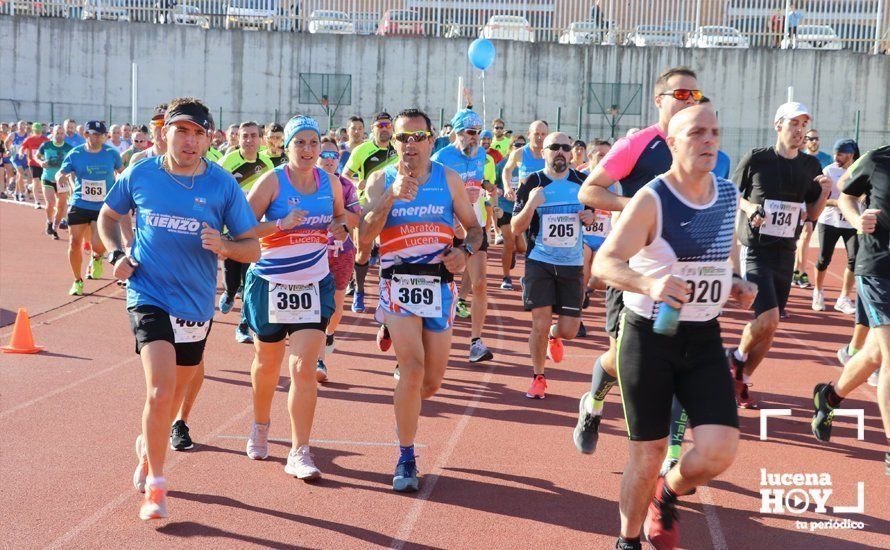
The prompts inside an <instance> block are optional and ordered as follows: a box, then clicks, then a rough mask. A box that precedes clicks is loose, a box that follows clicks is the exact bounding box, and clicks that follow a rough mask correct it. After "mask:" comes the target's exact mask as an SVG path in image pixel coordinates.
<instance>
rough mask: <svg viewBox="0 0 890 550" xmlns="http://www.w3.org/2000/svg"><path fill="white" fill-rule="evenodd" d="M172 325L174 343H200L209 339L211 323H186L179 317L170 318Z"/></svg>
mask: <svg viewBox="0 0 890 550" xmlns="http://www.w3.org/2000/svg"><path fill="white" fill-rule="evenodd" d="M170 324H171V325H173V341H174V342H176V343H177V344H187V343H189V342H200V341H201V340H203V339H204V338H207V331H209V330H210V321H203V322H198V321H186V320H185V319H180V318H179V317H174V316H173V315H171V316H170Z"/></svg>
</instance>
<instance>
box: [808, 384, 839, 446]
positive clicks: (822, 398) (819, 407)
mask: <svg viewBox="0 0 890 550" xmlns="http://www.w3.org/2000/svg"><path fill="white" fill-rule="evenodd" d="M830 390H831V384H816V387H815V388H813V421H812V422H811V423H810V427H811V428H812V429H813V435H814V436H816V439H818V440H819V441H822V442H824V443H828V441H829V440H830V439H831V423H832V421H833V420H834V407H832V406H831V405H829V404H828V392H829V391H830Z"/></svg>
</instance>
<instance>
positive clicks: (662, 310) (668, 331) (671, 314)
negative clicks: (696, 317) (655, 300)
mask: <svg viewBox="0 0 890 550" xmlns="http://www.w3.org/2000/svg"><path fill="white" fill-rule="evenodd" d="M679 324H680V309H679V308H675V307H671V306H669V305H667V304H666V303H665V302H661V304H660V305H659V306H658V316H657V317H656V318H655V324H654V325H652V330H654V331H655V333H656V334H661V335H664V336H673V335H675V334H677V326H678V325H679Z"/></svg>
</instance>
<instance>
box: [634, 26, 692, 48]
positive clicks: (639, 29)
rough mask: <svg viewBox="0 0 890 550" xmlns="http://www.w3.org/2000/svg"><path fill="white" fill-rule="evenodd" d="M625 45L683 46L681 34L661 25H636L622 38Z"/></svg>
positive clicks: (639, 46)
mask: <svg viewBox="0 0 890 550" xmlns="http://www.w3.org/2000/svg"><path fill="white" fill-rule="evenodd" d="M624 45H625V46H636V47H638V48H646V47H649V46H668V47H669V46H675V47H678V48H682V47H683V34H682V33H681V32H678V31H677V30H675V29H672V28H670V27H663V26H661V25H637V26H636V27H634V30H632V31H631V32H630V34H628V35H627V38H625V39H624Z"/></svg>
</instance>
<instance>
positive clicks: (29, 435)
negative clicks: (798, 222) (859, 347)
mask: <svg viewBox="0 0 890 550" xmlns="http://www.w3.org/2000/svg"><path fill="white" fill-rule="evenodd" d="M42 228H43V219H42V213H38V212H35V211H33V210H31V209H29V208H23V207H20V206H14V205H11V204H0V243H2V244H0V310H2V324H3V325H4V326H3V328H0V339H2V340H3V341H5V340H6V339H8V337H9V334H10V332H11V326H10V323H11V322H12V319H13V312H14V311H15V310H16V308H18V307H19V306H26V307H27V308H28V309H29V312H30V314H31V316H32V325H33V328H34V332H35V335H36V339H37V340H38V343H41V344H44V345H46V347H47V351H46V352H45V353H43V354H41V355H37V356H10V355H2V356H0V387H2V388H3V391H2V402H0V421H2V422H0V440H2V441H3V448H2V453H0V486H2V488H3V490H2V494H0V506H2V509H3V510H4V511H5V514H4V515H5V518H4V519H5V521H4V522H3V523H2V528H0V529H2V532H0V535H2V540H3V541H4V543H5V545H6V546H9V547H11V548H12V547H105V548H161V547H176V548H193V547H194V548H204V547H208V546H211V545H213V546H219V545H220V544H226V545H227V546H237V547H273V548H283V547H293V546H296V547H312V548H322V547H324V548H332V547H335V548H359V547H361V548H366V547H369V546H383V547H393V548H404V547H433V548H485V549H490V548H506V547H511V548H515V547H538V548H555V547H562V548H580V547H586V548H609V547H611V546H612V545H613V544H614V540H615V537H616V534H617V531H618V509H617V497H618V489H619V483H620V479H621V470H622V468H623V464H624V462H625V459H626V452H627V444H626V441H627V440H626V436H625V432H624V421H623V418H622V413H621V407H620V402H619V401H620V399H619V397H618V392H617V391H614V392H613V394H612V395H611V396H610V397H609V399H608V402H607V405H606V411H605V420H604V421H603V424H602V426H601V433H602V437H601V441H600V445H599V449H598V450H597V453H596V454H595V455H593V456H583V455H581V454H579V453H578V452H577V451H576V450H575V448H574V446H573V445H572V442H571V434H572V428H573V426H574V424H575V420H576V417H577V404H578V401H577V400H578V397H579V396H580V395H581V394H582V393H583V392H584V391H586V390H587V388H588V386H589V383H590V373H591V366H592V364H593V362H594V359H595V358H596V356H597V355H598V354H599V353H601V352H602V351H603V350H604V348H605V346H606V339H605V337H604V335H603V333H602V331H601V326H602V321H603V310H602V307H601V305H602V304H601V302H602V300H601V298H599V297H598V298H597V299H595V300H594V301H593V302H594V304H593V307H592V308H591V309H588V310H587V311H585V313H584V318H585V322H586V324H587V326H588V327H589V328H590V329H591V331H590V332H591V335H590V336H588V337H587V338H584V339H581V340H577V341H575V342H572V343H569V344H567V346H566V359H565V361H564V362H563V363H561V364H560V365H559V366H558V367H556V368H551V369H550V370H548V379H549V391H548V395H547V399H545V400H543V401H531V400H528V399H526V398H525V397H524V392H525V390H526V389H527V387H528V384H529V382H530V381H531V376H530V375H531V368H530V362H529V359H528V354H527V344H526V338H527V335H528V331H529V327H530V318H529V315H528V314H526V313H525V312H523V311H521V304H520V300H519V291H518V290H517V291H514V292H505V291H502V290H500V289H498V288H497V287H496V282H498V280H497V278H496V277H494V276H492V277H491V278H490V286H489V289H490V293H491V297H492V299H491V311H490V313H489V319H488V324H487V327H486V330H485V334H484V337H485V340H486V342H487V344H488V345H489V346H490V347H491V348H492V349H493V350H494V353H495V360H494V361H492V362H489V363H485V364H482V365H471V364H469V363H468V362H467V361H466V356H467V351H468V340H469V334H468V331H469V323H468V320H459V321H458V323H457V330H456V331H455V339H454V351H453V352H452V354H451V361H450V363H449V367H450V368H449V370H448V372H447V375H446V380H445V383H444V385H443V388H442V390H441V392H440V393H439V394H438V395H437V396H436V397H435V398H433V399H432V400H430V401H429V402H427V403H425V404H424V407H423V413H422V415H423V418H422V422H421V428H420V432H419V439H418V444H419V447H420V448H419V450H418V454H419V456H420V458H419V465H420V468H421V474H422V488H421V492H420V493H419V494H417V495H401V494H395V493H393V492H392V491H391V490H390V483H391V475H392V469H393V467H394V464H395V459H396V458H397V454H398V450H397V448H396V447H395V438H394V434H393V415H392V404H391V403H392V389H393V386H394V380H393V378H392V368H393V366H394V359H393V356H392V354H391V352H390V353H380V352H379V351H378V350H377V348H376V346H375V345H374V332H375V329H376V326H375V324H374V322H373V319H372V316H371V314H370V313H367V314H363V315H354V314H352V313H347V314H346V316H345V317H344V322H343V324H342V325H341V333H340V334H339V335H338V337H339V338H338V345H337V351H336V352H335V353H334V355H333V356H332V357H330V358H329V360H328V365H329V368H330V372H331V382H330V383H329V384H326V385H325V386H324V387H322V388H321V389H320V390H319V404H318V411H317V413H316V421H315V429H314V432H313V436H314V438H315V441H314V443H313V452H314V454H315V459H316V462H317V464H318V465H319V467H320V468H321V470H322V472H323V473H324V480H322V481H321V482H320V483H318V484H315V485H308V484H304V483H302V482H300V481H297V480H295V479H294V478H292V477H290V476H288V475H286V474H285V473H284V472H283V469H282V467H283V464H284V462H285V458H286V455H287V451H288V448H289V442H288V437H289V429H288V421H287V415H286V410H285V407H286V404H285V402H286V390H287V384H288V381H287V380H286V378H284V377H282V378H281V384H280V388H279V393H278V395H277V396H276V400H275V403H274V406H273V408H274V410H273V420H272V437H273V438H275V444H274V445H272V455H271V456H270V458H269V460H267V461H265V462H254V461H251V460H249V459H248V458H247V457H246V456H245V454H244V445H245V439H246V435H247V432H248V429H249V426H250V422H251V414H250V413H251V404H250V377H249V367H250V362H251V359H252V348H251V347H250V346H246V345H239V344H236V343H235V342H234V339H233V330H234V324H235V323H236V321H237V311H238V308H237V307H236V310H235V313H230V314H229V315H217V318H216V321H215V323H214V330H213V331H212V333H211V335H210V342H209V344H208V347H207V356H206V364H207V378H206V381H205V384H204V388H203V390H202V393H201V395H200V397H199V400H198V403H197V405H196V407H195V410H194V411H193V414H192V419H191V421H190V426H191V432H192V435H193V437H194V439H195V441H196V447H195V449H194V450H193V451H190V452H187V453H172V452H171V453H170V454H169V455H168V460H169V467H168V479H169V483H170V489H171V492H170V501H169V508H170V513H171V518H170V519H169V520H168V521H164V522H159V523H150V524H146V523H143V522H142V521H140V520H139V519H138V518H137V516H136V512H137V509H138V505H139V495H137V493H136V492H135V490H134V489H133V487H132V485H131V475H132V472H133V467H134V466H135V457H134V456H133V450H132V448H133V440H134V438H135V436H136V433H137V430H138V428H139V418H140V414H141V409H142V404H143V399H144V391H145V390H144V381H143V376H142V372H141V369H140V367H139V362H138V357H137V356H136V355H135V354H134V353H133V338H132V335H131V333H130V330H129V324H128V321H127V317H126V314H125V311H124V294H123V291H122V290H120V289H118V287H117V286H115V285H114V284H112V282H111V281H110V280H109V279H104V280H101V281H87V283H86V289H87V291H88V292H89V293H90V294H88V295H85V296H83V297H80V298H73V297H70V296H68V295H67V294H66V292H67V290H68V286H69V285H70V280H71V277H70V274H69V273H68V268H67V261H66V252H65V251H66V243H65V241H64V240H63V241H52V240H50V239H49V237H46V236H44V235H42V234H41V232H42ZM498 248H499V247H493V250H495V253H494V254H493V255H496V250H497V249H498ZM496 259H497V258H494V257H493V258H492V260H491V268H490V269H491V270H492V271H494V266H495V265H497V264H496V263H495V261H496ZM842 260H843V257H842V256H841V257H838V258H837V259H835V261H834V265H833V266H832V267H833V269H832V272H833V275H832V277H830V279H829V282H830V286H829V289H830V292H829V295H830V299H829V300H827V301H829V302H830V303H833V302H831V300H833V299H834V297H835V295H836V294H835V292H836V290H837V287H838V285H839V278H838V277H837V273H839V272H840V269H841V266H842ZM520 269H521V266H520V267H517V270H516V272H515V273H516V274H517V275H518V274H519V270H520ZM369 288H373V285H372V284H369ZM809 299H810V294H809V292H808V291H803V290H795V291H794V293H793V297H792V300H791V304H790V307H789V311H790V312H791V314H792V318H791V319H790V320H788V321H784V322H783V324H782V326H781V329H780V330H781V333H780V334H779V336H778V338H777V340H776V344H775V347H774V351H773V352H772V353H771V354H770V355H769V357H768V360H767V361H766V363H765V364H764V365H763V367H762V368H761V370H759V371H758V373H757V374H756V376H755V378H754V383H755V386H754V387H753V390H754V391H756V395H757V396H758V398H760V399H761V400H762V405H763V406H764V407H765V408H786V409H791V411H792V413H793V414H792V416H790V417H781V418H775V419H771V420H770V422H769V439H768V441H760V440H759V426H760V421H759V414H758V413H757V412H756V411H741V413H740V414H741V421H742V443H741V445H740V449H739V455H738V458H737V460H736V462H735V464H734V465H733V466H732V468H730V470H729V471H728V472H726V473H725V474H724V475H723V476H721V477H720V478H719V479H717V480H715V481H713V482H712V483H711V484H710V485H709V486H708V487H706V488H700V489H699V491H698V493H697V494H696V495H694V496H692V497H688V498H684V499H683V501H682V507H681V522H682V523H681V525H682V537H683V538H682V544H683V547H685V548H693V549H699V548H732V549H736V548H756V549H764V548H776V547H782V548H807V549H816V548H826V549H837V548H888V547H890V507H888V506H887V505H886V495H887V493H888V491H890V477H887V476H885V475H884V473H883V463H882V462H883V461H882V458H883V451H884V450H885V449H884V448H883V442H884V436H883V432H882V429H881V423H880V417H879V412H878V407H877V405H876V403H875V399H876V397H875V392H874V390H873V388H868V387H866V388H862V389H860V390H857V391H856V392H855V393H854V394H853V395H852V396H851V397H850V398H849V399H848V400H847V402H846V406H847V407H848V408H861V409H864V411H865V440H864V441H857V439H856V429H855V421H854V420H853V419H840V420H838V421H837V422H836V425H835V429H834V440H833V441H832V443H831V445H829V446H823V445H821V444H819V443H817V442H816V440H815V439H814V438H813V437H812V435H810V431H809V424H808V423H809V417H810V393H811V391H812V387H813V385H814V384H815V383H817V382H819V381H824V380H828V379H832V378H833V377H835V376H836V375H837V374H838V373H839V368H838V366H837V364H836V361H835V359H834V353H835V350H836V349H837V348H838V347H839V346H840V345H841V344H842V343H844V342H845V341H846V339H847V338H848V335H849V332H850V328H851V325H852V322H851V320H850V319H849V318H847V317H844V316H843V315H841V314H839V313H836V312H833V311H831V312H826V313H823V314H816V313H814V312H812V311H810V310H809ZM370 301H371V303H375V298H373V297H372V298H371V300H370ZM747 318H748V314H741V313H739V312H736V311H732V312H730V313H729V315H728V317H727V318H726V319H725V320H724V323H723V328H724V334H725V337H726V340H727V345H729V344H734V343H736V342H737V337H738V334H739V331H740V330H741V327H742V326H743V321H744V320H745V319H747ZM283 372H286V371H283ZM761 469H766V471H768V472H770V473H827V474H829V475H830V477H831V482H832V487H831V489H832V490H833V494H832V495H831V497H830V498H829V501H828V505H829V506H832V505H834V506H848V505H852V504H854V503H855V502H856V498H857V494H856V484H857V482H860V481H861V482H863V486H864V512H863V513H858V514H838V513H832V512H831V510H830V509H829V512H828V513H824V514H817V513H814V512H806V513H804V514H802V515H796V514H792V513H783V514H770V513H762V512H760V508H761V496H760V489H761ZM822 488H823V489H824V487H822ZM832 519H834V520H844V519H848V520H852V521H855V522H862V524H863V528H862V529H860V530H853V529H818V528H817V529H814V530H812V531H811V530H810V522H811V521H819V520H822V521H825V520H832ZM797 521H801V522H805V523H803V524H801V525H803V526H804V528H798V524H797V523H796V522H797ZM815 527H819V526H818V525H817V526H815Z"/></svg>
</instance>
